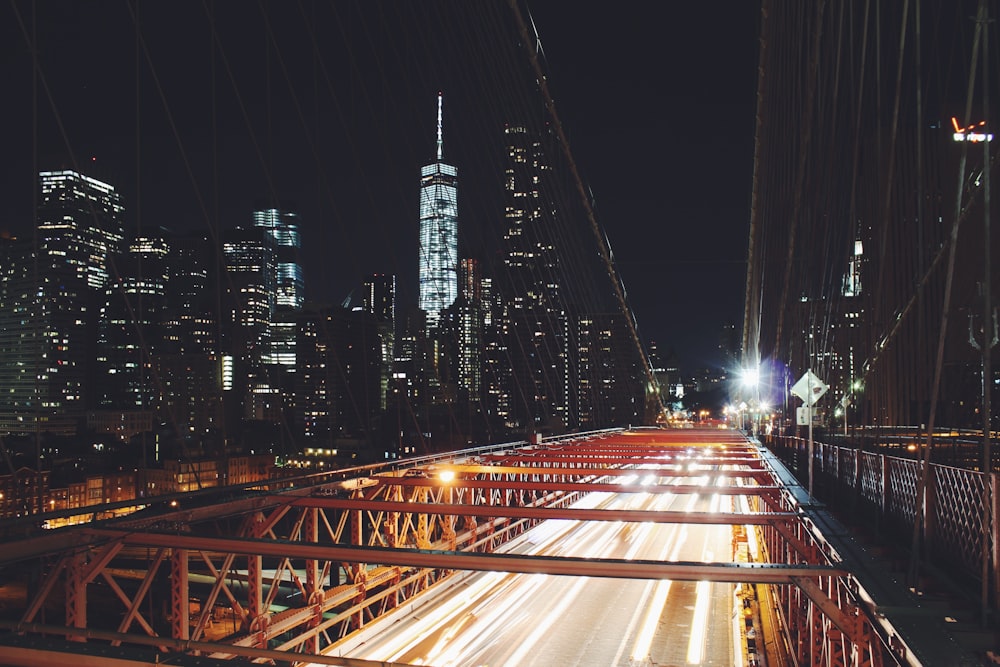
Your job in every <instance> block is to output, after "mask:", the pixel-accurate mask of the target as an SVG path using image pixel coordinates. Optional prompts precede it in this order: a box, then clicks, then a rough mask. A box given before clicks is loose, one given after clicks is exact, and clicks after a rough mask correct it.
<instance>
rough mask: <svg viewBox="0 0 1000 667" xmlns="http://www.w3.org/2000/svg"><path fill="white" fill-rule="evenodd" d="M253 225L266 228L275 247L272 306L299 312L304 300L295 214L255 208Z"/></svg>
mask: <svg viewBox="0 0 1000 667" xmlns="http://www.w3.org/2000/svg"><path fill="white" fill-rule="evenodd" d="M253 225H254V227H260V228H261V229H266V230H267V232H268V233H269V234H270V235H271V237H272V238H273V239H274V243H275V245H276V252H277V262H276V263H275V276H274V289H275V305H276V306H277V307H278V308H282V307H286V308H292V309H295V310H300V309H301V308H302V303H303V302H304V301H305V281H304V279H303V276H302V259H301V256H300V255H301V251H302V240H301V238H300V237H299V214H298V213H296V212H294V211H289V210H283V209H281V208H272V207H266V206H258V207H257V208H255V209H254V212H253Z"/></svg>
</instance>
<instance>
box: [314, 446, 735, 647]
mask: <svg viewBox="0 0 1000 667" xmlns="http://www.w3.org/2000/svg"><path fill="white" fill-rule="evenodd" d="M692 459H693V460H697V459H696V458H695V457H692ZM637 472H638V473H641V471H637ZM640 477H641V475H640V474H637V475H635V476H634V477H629V478H624V479H622V480H621V481H622V483H624V484H631V483H633V482H635V481H637V480H639V479H640ZM649 481H651V476H650V479H648V480H647V483H648V482H649ZM700 481H703V482H706V483H707V482H708V481H709V476H708V475H705V476H704V477H702V478H700ZM640 483H641V482H640ZM736 499H737V497H736V496H720V495H718V494H715V495H711V494H682V495H673V494H663V495H654V494H644V493H639V494H614V493H593V494H590V495H588V496H586V497H585V498H583V499H582V500H581V501H579V502H578V503H576V504H574V505H573V508H574V509H598V510H601V511H607V510H630V509H640V510H647V511H656V512H663V511H681V512H709V513H717V512H719V510H720V509H725V510H726V511H730V510H732V509H734V508H733V507H732V504H733V503H734V502H736ZM740 499H742V498H740ZM736 504H737V505H739V503H738V502H736ZM501 550H502V551H503V552H504V553H518V554H543V555H548V556H559V557H567V556H577V557H582V558H588V559H595V558H596V559H604V558H620V559H626V560H633V559H647V560H657V561H691V562H706V563H710V562H719V561H721V562H729V561H730V560H731V558H730V555H731V552H732V530H731V528H730V527H729V526H724V525H687V524H654V523H641V524H635V523H625V522H621V521H614V522H598V521H592V522H583V521H569V520H560V519H557V520H551V521H546V522H544V523H542V524H540V525H538V526H536V527H535V528H533V529H531V530H530V531H529V532H527V533H525V534H523V535H521V536H519V537H518V538H515V539H514V540H512V541H511V542H509V543H508V544H506V545H504V547H503V548H502V549H501ZM733 591H734V585H733V584H731V583H726V582H709V581H704V582H694V581H677V582H671V581H670V580H668V579H667V580H659V581H643V580H625V581H622V580H618V579H604V578H592V577H556V576H550V575H542V574H528V575H526V574H509V573H502V572H477V573H468V574H463V575H456V576H455V577H454V578H453V579H452V580H450V581H447V582H442V584H440V585H439V588H436V589H432V590H429V591H427V592H425V593H424V594H423V597H422V599H415V600H413V601H411V602H410V603H409V604H407V605H405V606H404V607H401V608H399V609H397V610H396V611H395V612H393V613H391V614H388V615H386V616H384V617H383V618H381V619H379V620H378V621H376V622H375V623H372V624H370V625H368V626H366V627H365V629H364V630H363V631H361V632H358V633H356V634H355V635H352V636H351V637H349V638H348V639H347V640H346V641H344V642H342V643H341V644H339V645H337V646H335V647H332V649H331V650H330V651H329V653H330V654H331V655H343V656H350V657H354V658H365V659H369V660H376V661H389V662H398V663H405V664H423V665H554V664H561V665H645V664H652V665H685V664H700V665H724V666H726V667H729V666H731V665H735V664H742V662H741V660H739V659H738V658H737V657H736V654H735V649H734V646H736V645H738V643H739V641H740V634H739V627H738V626H735V627H734V622H733V618H734V616H733V612H734V596H733ZM739 611H740V617H742V609H740V610H739ZM734 634H735V639H734Z"/></svg>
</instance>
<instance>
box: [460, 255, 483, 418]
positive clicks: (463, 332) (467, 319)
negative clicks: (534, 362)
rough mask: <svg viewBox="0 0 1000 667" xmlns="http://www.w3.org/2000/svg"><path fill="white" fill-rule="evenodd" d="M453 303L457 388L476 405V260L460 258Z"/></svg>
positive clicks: (479, 330)
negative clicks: (458, 278)
mask: <svg viewBox="0 0 1000 667" xmlns="http://www.w3.org/2000/svg"><path fill="white" fill-rule="evenodd" d="M460 274H461V290H460V292H459V299H458V304H457V308H456V310H457V313H456V314H457V321H456V329H457V336H456V338H457V342H458V353H457V357H458V388H459V391H460V392H462V394H463V395H464V396H465V398H466V400H469V401H471V402H473V403H477V404H478V402H479V398H480V395H479V392H480V389H481V387H482V373H483V277H482V269H481V267H480V264H479V261H478V260H475V259H463V260H462V263H461V271H460Z"/></svg>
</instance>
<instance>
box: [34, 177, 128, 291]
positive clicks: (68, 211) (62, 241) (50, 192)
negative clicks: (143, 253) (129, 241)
mask: <svg viewBox="0 0 1000 667" xmlns="http://www.w3.org/2000/svg"><path fill="white" fill-rule="evenodd" d="M39 186H40V198H39V205H38V248H39V251H40V253H41V254H42V255H43V256H44V255H48V256H54V257H59V258H61V260H62V261H64V262H65V263H66V264H68V265H69V267H70V268H71V269H73V270H74V271H75V272H76V274H77V275H78V276H79V278H80V279H81V280H82V281H83V282H84V284H85V285H86V286H87V287H88V288H90V289H95V290H96V289H101V288H103V287H104V286H105V285H106V284H107V283H108V276H109V274H110V271H109V263H110V261H111V260H112V257H113V256H114V255H115V254H117V253H119V252H121V250H122V242H123V239H124V237H125V234H124V231H123V228H122V215H123V212H124V208H123V206H122V203H121V197H120V196H119V195H118V193H117V192H116V191H115V188H114V187H113V186H111V185H108V184H107V183H103V182H101V181H99V180H97V179H96V178H91V177H90V176H85V175H83V174H81V173H79V172H76V171H70V170H64V171H43V172H41V173H40V174H39Z"/></svg>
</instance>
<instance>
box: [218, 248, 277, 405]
mask: <svg viewBox="0 0 1000 667" xmlns="http://www.w3.org/2000/svg"><path fill="white" fill-rule="evenodd" d="M275 248H276V244H275V242H274V237H273V236H272V235H271V234H270V233H269V232H267V231H266V230H264V229H260V228H251V229H245V228H235V229H230V230H226V231H225V233H224V234H223V239H222V254H223V256H224V258H225V262H226V284H227V291H228V297H229V298H228V304H227V305H228V308H229V313H228V320H229V321H228V325H229V329H230V330H229V332H228V333H229V340H228V344H227V345H225V346H224V347H225V349H226V350H227V351H228V352H229V354H230V358H231V361H232V370H233V386H232V387H231V390H232V391H234V392H236V395H237V396H238V397H239V401H241V402H242V407H243V414H242V417H244V418H247V419H269V420H276V419H278V418H280V408H279V407H278V406H277V403H278V402H279V401H278V397H277V396H275V394H276V390H275V388H274V385H273V382H272V381H271V379H270V377H269V375H268V368H267V365H268V363H269V359H270V354H271V330H272V326H271V324H272V322H273V318H274V312H275V289H274V279H275V276H276V275H277V272H276V270H275V267H274V265H275V262H276V257H275V256H276V251H275ZM230 406H232V404H231V403H230ZM234 416H235V415H230V417H234Z"/></svg>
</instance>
